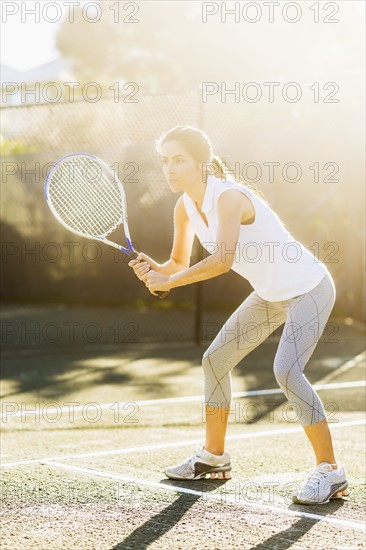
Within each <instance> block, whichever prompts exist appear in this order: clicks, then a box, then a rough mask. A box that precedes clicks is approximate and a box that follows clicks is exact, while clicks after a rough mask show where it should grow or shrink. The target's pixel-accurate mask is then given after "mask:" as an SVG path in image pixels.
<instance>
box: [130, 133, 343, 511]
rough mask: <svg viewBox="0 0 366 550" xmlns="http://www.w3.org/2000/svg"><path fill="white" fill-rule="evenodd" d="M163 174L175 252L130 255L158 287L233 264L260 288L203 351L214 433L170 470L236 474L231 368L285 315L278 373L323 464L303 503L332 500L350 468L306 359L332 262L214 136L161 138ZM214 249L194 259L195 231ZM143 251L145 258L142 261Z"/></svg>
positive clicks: (331, 292) (181, 474)
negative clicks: (230, 173) (236, 173)
mask: <svg viewBox="0 0 366 550" xmlns="http://www.w3.org/2000/svg"><path fill="white" fill-rule="evenodd" d="M157 151H158V153H159V154H160V156H161V160H162V164H163V171H164V175H165V178H166V180H167V182H168V184H169V186H170V188H171V190H172V191H173V192H174V193H178V192H182V191H183V194H182V195H181V196H180V197H179V199H178V200H177V203H176V206H175V209H174V242H173V248H172V252H171V255H170V259H169V260H168V261H167V262H165V263H164V264H161V265H160V264H157V263H156V262H154V260H153V259H152V258H150V257H149V256H147V255H146V254H142V253H141V254H139V258H138V259H137V260H133V261H131V262H130V263H129V265H130V266H131V267H132V268H133V269H134V272H135V273H136V275H137V277H138V278H139V279H140V280H142V281H144V282H145V284H146V286H147V287H148V289H149V290H150V292H151V293H152V294H155V292H156V291H159V290H171V289H173V288H176V287H178V286H183V285H188V284H192V283H196V282H198V281H204V280H206V279H211V278H212V277H217V276H218V275H220V274H221V273H225V272H227V271H228V270H229V269H233V270H234V271H236V272H237V273H238V274H240V275H241V276H242V277H244V278H246V279H247V280H248V281H249V282H250V283H251V285H252V287H253V288H254V291H253V292H252V293H251V294H250V295H249V296H248V297H247V298H246V300H244V302H243V303H242V304H241V305H240V306H239V307H238V309H237V310H236V311H235V312H234V313H233V314H232V315H231V317H230V318H229V319H228V321H227V322H226V323H225V325H224V326H223V328H222V329H221V330H220V332H219V333H218V335H217V336H216V338H215V339H214V340H213V342H212V343H211V345H210V346H209V348H208V349H207V351H206V352H205V353H204V356H203V361H202V364H203V371H204V377H205V411H206V441H205V444H204V445H202V446H198V447H197V448H196V452H195V453H194V454H193V455H192V456H190V457H189V458H188V459H187V460H185V461H183V462H182V463H181V464H177V465H174V466H171V467H169V468H167V469H166V470H165V474H166V475H167V476H168V477H169V478H172V479H190V480H192V479H200V478H202V477H205V476H206V474H210V475H211V477H221V478H223V477H226V478H229V477H230V471H231V463H230V456H229V453H228V452H227V451H225V434H226V428H227V421H228V414H229V411H230V404H231V372H230V371H231V370H232V369H233V368H234V367H235V366H236V365H237V364H238V363H239V361H241V360H242V359H243V358H244V357H245V356H246V355H248V354H249V353H250V352H251V351H252V350H253V349H254V348H255V347H257V346H258V345H259V344H260V343H261V342H263V341H264V340H265V339H266V338H267V337H268V336H269V335H270V334H271V333H272V332H273V331H274V330H275V329H276V328H278V327H279V326H280V325H282V324H283V323H284V330H283V332H282V336H281V339H280V342H279V346H278V349H277V353H276V356H275V360H274V374H275V377H276V380H277V382H278V384H279V386H280V387H281V388H282V390H283V392H284V393H285V395H286V397H287V399H288V400H289V401H291V403H292V404H293V405H294V406H295V408H296V409H297V413H298V417H299V420H300V422H301V424H302V426H303V427H304V430H305V433H306V435H307V437H308V438H309V440H310V442H311V445H312V447H313V449H314V453H315V459H316V468H315V470H314V472H313V474H312V476H311V477H310V478H309V479H308V480H307V482H306V483H305V485H304V487H303V488H302V489H301V490H300V491H297V492H295V493H294V494H293V496H292V499H293V501H294V502H296V503H307V504H314V503H317V504H324V503H326V502H329V499H330V498H339V497H341V496H344V495H346V494H348V491H347V486H348V483H347V479H346V474H345V471H344V468H343V467H342V466H341V465H338V464H337V462H336V459H335V456H334V452H333V445H332V439H331V434H330V431H329V427H328V423H327V421H326V415H325V411H324V407H323V404H322V402H321V401H320V399H319V397H318V395H317V394H316V392H315V390H314V389H313V387H312V386H311V384H310V383H309V381H308V380H307V379H306V378H305V376H304V368H305V365H306V363H307V362H308V360H309V359H310V357H311V355H312V353H313V351H314V349H315V346H316V343H317V341H318V340H319V338H320V335H321V334H322V332H323V330H324V327H325V324H326V322H327V319H328V317H329V315H330V312H331V310H332V308H333V305H334V301H335V287H334V283H333V280H332V277H331V275H330V273H329V272H328V270H327V268H326V267H325V265H324V264H323V263H322V262H320V261H316V260H315V258H314V256H313V255H312V254H311V253H310V252H309V251H308V250H307V249H306V248H304V246H303V245H302V244H301V243H299V242H298V241H295V239H293V238H292V236H291V235H290V234H289V232H288V231H287V230H286V229H285V227H284V225H283V223H282V222H281V220H280V219H279V218H278V216H277V215H276V214H275V213H274V212H273V211H272V210H271V208H270V207H269V206H268V204H267V203H266V202H265V200H264V199H263V198H262V197H261V196H260V195H259V194H258V193H257V192H255V191H254V190H251V189H250V188H249V187H248V185H243V184H241V183H237V182H235V181H234V180H232V179H230V178H229V177H227V175H226V174H225V169H224V166H223V164H222V162H221V161H220V159H218V157H215V156H214V155H213V152H212V146H211V143H210V141H209V139H208V137H207V136H206V135H205V134H204V133H203V132H202V131H201V130H199V129H196V128H193V127H191V126H178V127H176V128H173V129H172V130H170V131H168V132H167V133H165V134H164V135H162V136H161V137H160V138H159V140H158V141H157ZM195 234H196V235H197V236H198V238H199V240H200V242H201V244H202V245H203V246H204V247H205V248H206V249H207V250H208V251H209V252H210V255H209V256H208V257H207V258H205V259H204V260H203V261H201V262H199V263H197V264H195V265H193V266H191V267H189V263H190V256H191V250H192V244H193V240H194V235H195ZM139 260H143V261H139Z"/></svg>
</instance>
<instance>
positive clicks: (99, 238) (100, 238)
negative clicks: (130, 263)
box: [44, 153, 138, 259]
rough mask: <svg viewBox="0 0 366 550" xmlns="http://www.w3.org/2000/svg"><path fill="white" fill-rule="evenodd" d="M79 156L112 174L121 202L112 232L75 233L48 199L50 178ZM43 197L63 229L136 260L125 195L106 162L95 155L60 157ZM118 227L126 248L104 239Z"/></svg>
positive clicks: (75, 154)
mask: <svg viewBox="0 0 366 550" xmlns="http://www.w3.org/2000/svg"><path fill="white" fill-rule="evenodd" d="M80 155H81V156H86V157H90V158H92V159H94V160H95V161H97V163H100V164H101V165H102V167H104V168H105V169H106V170H108V171H109V172H110V173H112V174H113V178H114V182H115V184H116V185H117V187H118V189H119V191H120V196H121V200H122V216H121V219H120V222H119V223H118V224H117V225H116V227H115V229H113V230H112V231H107V232H106V233H104V234H103V235H101V236H98V235H92V234H89V233H81V232H80V231H77V230H76V229H73V228H72V227H70V226H68V225H67V224H66V223H65V222H64V221H63V220H62V218H61V217H60V216H59V215H58V212H57V211H56V210H55V208H54V207H53V204H52V201H51V200H50V198H49V193H48V190H49V185H50V182H51V179H52V176H53V174H54V172H55V171H56V170H57V168H58V167H59V165H60V164H62V163H64V162H65V161H66V159H68V158H71V157H77V156H80ZM44 195H45V199H46V201H47V204H48V206H49V208H50V210H51V212H52V214H53V215H54V216H55V218H56V219H57V220H58V221H59V222H60V223H61V224H62V225H63V226H64V227H66V229H68V230H69V231H71V232H72V233H75V234H76V235H79V236H80V237H85V238H87V239H93V240H96V241H99V242H103V243H104V244H108V245H109V246H112V247H113V248H117V250H120V251H121V252H124V254H127V255H128V256H130V257H131V258H132V259H135V258H137V256H138V252H137V251H136V250H135V249H134V247H133V244H132V242H131V237H130V231H129V228H128V216H127V201H126V195H125V192H124V189H123V186H122V184H121V182H120V180H119V179H118V177H117V175H116V173H115V171H114V170H112V169H111V168H110V167H109V166H108V164H107V163H106V162H104V161H103V160H102V159H100V158H99V157H97V156H95V155H91V154H90V153H72V154H70V155H66V156H64V157H62V158H61V159H59V160H58V161H57V162H56V164H54V166H53V167H52V168H51V170H50V171H49V173H48V174H47V177H46V181H45V185H44ZM120 225H123V229H124V233H125V238H126V242H127V247H128V248H126V247H125V246H122V245H120V244H118V243H115V242H113V241H110V240H109V239H107V238H106V235H108V234H109V233H111V232H113V231H115V230H116V229H117V228H118V227H119V226H120Z"/></svg>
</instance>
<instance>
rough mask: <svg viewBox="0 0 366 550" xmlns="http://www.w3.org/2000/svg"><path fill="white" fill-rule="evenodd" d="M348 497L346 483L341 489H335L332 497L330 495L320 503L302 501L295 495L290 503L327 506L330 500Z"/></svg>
mask: <svg viewBox="0 0 366 550" xmlns="http://www.w3.org/2000/svg"><path fill="white" fill-rule="evenodd" d="M348 495H349V490H348V483H347V482H346V483H345V485H344V486H343V487H341V488H340V489H337V491H336V492H335V493H333V494H332V495H330V496H329V497H328V499H327V500H323V501H321V502H318V501H311V500H302V499H301V498H299V497H297V496H296V495H293V496H292V502H294V503H295V504H327V503H328V502H329V501H330V500H332V499H337V498H343V497H348Z"/></svg>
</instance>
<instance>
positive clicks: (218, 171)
mask: <svg viewBox="0 0 366 550" xmlns="http://www.w3.org/2000/svg"><path fill="white" fill-rule="evenodd" d="M166 141H178V142H179V143H181V145H182V146H183V147H184V148H185V149H186V151H187V152H188V153H189V154H190V155H191V157H193V158H194V160H195V161H197V162H199V163H201V164H202V172H203V173H204V175H205V177H207V173H208V172H209V173H211V174H213V175H214V176H216V177H218V178H221V179H222V180H227V179H229V180H234V181H236V182H237V183H242V184H243V185H245V187H247V188H248V189H249V190H250V191H252V192H253V193H255V194H256V195H258V196H259V197H261V199H263V200H264V201H265V200H266V199H265V197H264V195H263V193H262V191H260V190H259V189H258V187H257V186H256V185H255V184H254V183H248V182H246V181H244V180H243V179H242V178H241V177H239V178H234V176H232V175H231V174H229V173H228V171H227V165H226V163H225V161H224V160H223V159H222V158H221V157H220V156H218V155H216V154H214V153H213V150H212V145H211V142H210V140H209V138H208V136H207V134H205V132H203V131H202V130H199V129H198V128H194V127H193V126H175V127H174V128H172V129H171V130H168V131H167V132H165V133H163V134H162V135H161V136H160V137H159V138H158V139H157V140H156V151H157V153H159V154H160V153H161V149H162V146H163V145H164V143H165V142H166Z"/></svg>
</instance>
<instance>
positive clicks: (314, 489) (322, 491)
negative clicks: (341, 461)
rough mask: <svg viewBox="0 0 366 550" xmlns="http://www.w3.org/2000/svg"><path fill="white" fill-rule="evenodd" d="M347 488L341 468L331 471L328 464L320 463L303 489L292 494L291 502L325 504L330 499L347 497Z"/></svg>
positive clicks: (343, 471)
mask: <svg viewBox="0 0 366 550" xmlns="http://www.w3.org/2000/svg"><path fill="white" fill-rule="evenodd" d="M347 487H348V482H347V478H346V472H345V470H344V468H343V466H340V465H339V466H338V468H337V470H333V468H332V466H331V465H330V464H329V462H321V464H318V466H317V467H316V468H315V470H314V472H313V473H312V475H311V476H310V477H309V479H308V480H307V482H306V483H305V485H304V486H303V488H302V489H301V490H300V491H297V492H295V493H293V494H292V501H293V502H295V503H296V504H326V503H327V502H329V500H330V499H331V498H342V497H343V496H348V495H349V491H348V489H347Z"/></svg>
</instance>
